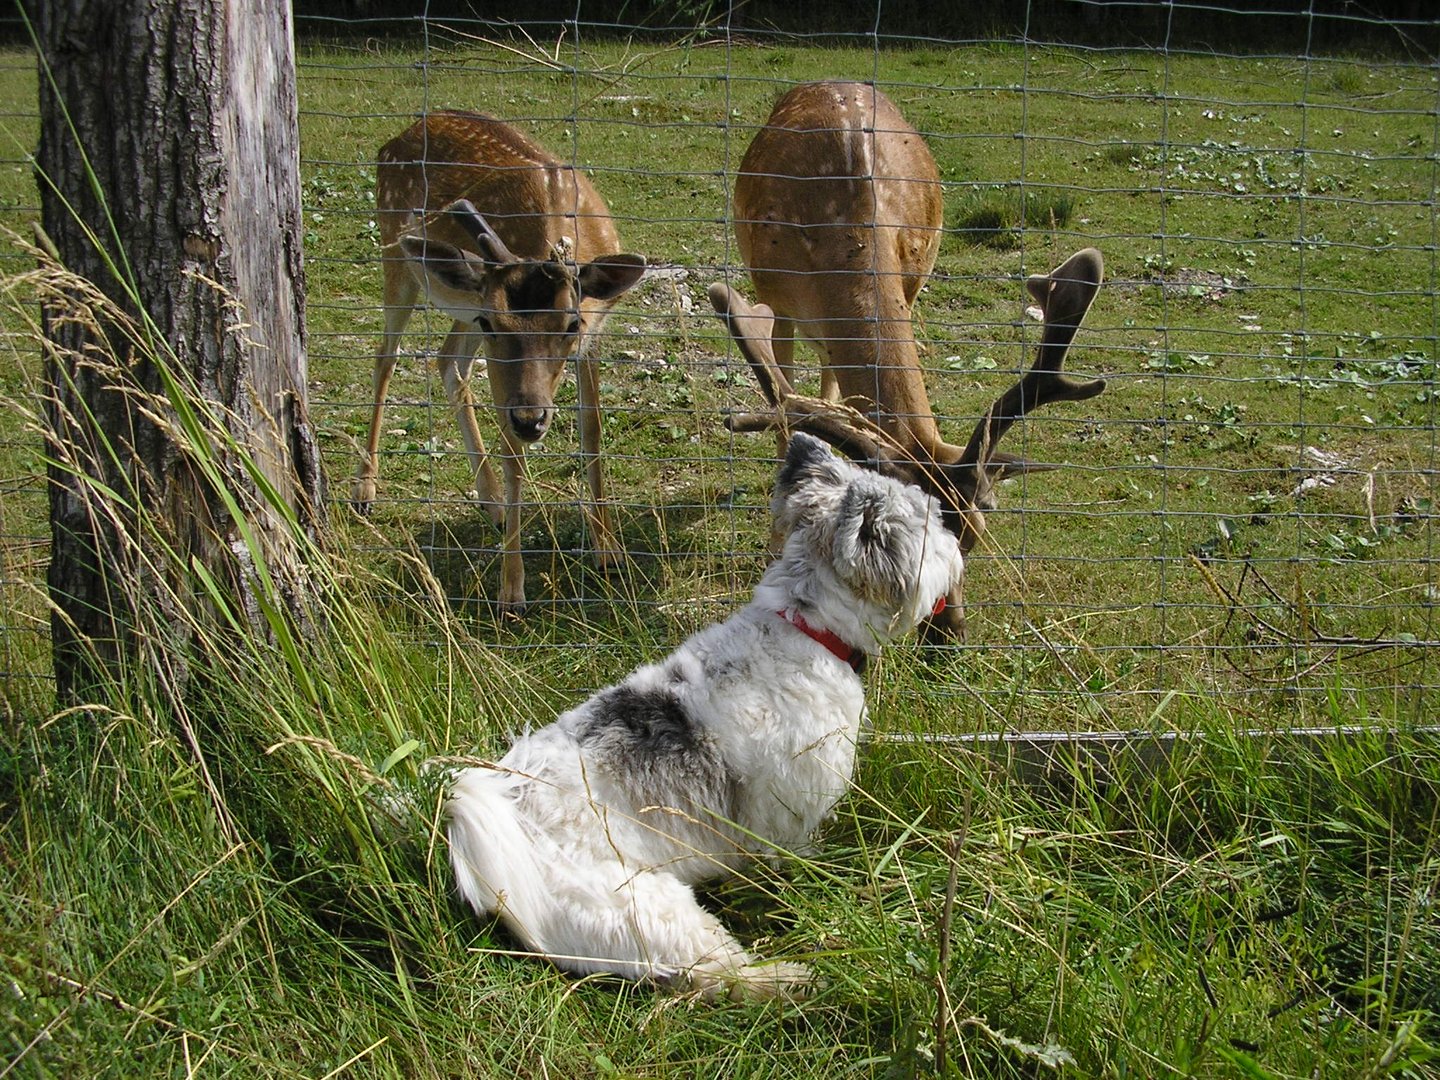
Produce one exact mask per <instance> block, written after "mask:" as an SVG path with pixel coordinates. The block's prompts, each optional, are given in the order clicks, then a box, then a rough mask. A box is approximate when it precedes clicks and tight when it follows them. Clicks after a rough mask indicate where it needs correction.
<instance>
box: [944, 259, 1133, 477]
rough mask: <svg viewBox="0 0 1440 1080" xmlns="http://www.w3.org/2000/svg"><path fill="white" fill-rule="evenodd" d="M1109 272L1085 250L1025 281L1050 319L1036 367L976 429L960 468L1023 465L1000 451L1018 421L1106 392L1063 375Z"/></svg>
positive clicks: (1100, 384) (1093, 382)
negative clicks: (1045, 408) (1058, 404)
mask: <svg viewBox="0 0 1440 1080" xmlns="http://www.w3.org/2000/svg"><path fill="white" fill-rule="evenodd" d="M1104 270H1105V262H1104V259H1103V258H1102V257H1101V255H1100V252H1099V251H1097V250H1096V249H1095V248H1085V249H1084V250H1082V251H1077V252H1076V253H1075V254H1074V255H1071V256H1070V258H1068V259H1066V260H1065V261H1064V262H1063V263H1061V264H1060V265H1059V266H1058V267H1056V268H1055V269H1054V270H1052V271H1050V273H1048V274H1035V275H1033V276H1032V277H1030V279H1029V280H1027V281H1026V282H1025V287H1026V288H1027V289H1028V290H1029V291H1030V295H1031V296H1032V297H1034V299H1035V301H1036V303H1038V304H1039V305H1040V309H1041V311H1043V312H1044V314H1045V327H1044V330H1042V331H1041V335H1040V348H1039V350H1038V353H1037V355H1036V358H1035V363H1034V365H1033V366H1032V367H1031V368H1030V370H1029V371H1027V372H1026V373H1025V374H1024V376H1023V377H1021V379H1020V381H1019V382H1017V383H1015V385H1014V386H1012V387H1010V389H1008V390H1006V391H1005V393H1004V394H1002V395H1001V396H1000V398H999V399H998V400H997V401H996V402H995V404H994V405H992V406H990V409H989V411H988V412H986V414H985V416H984V418H983V419H982V420H981V421H980V422H979V423H978V424H976V425H975V430H974V432H973V433H972V434H971V435H970V441H969V442H968V443H967V444H966V446H965V450H964V452H963V453H962V454H961V455H960V459H959V461H957V462H956V463H955V466H956V467H957V468H965V467H967V466H968V467H977V466H980V467H983V466H985V465H988V464H989V463H991V462H992V461H1000V462H1002V463H1003V464H1007V465H1009V464H1019V463H1018V462H1016V461H1014V459H1010V458H1003V457H1001V456H1000V455H998V454H997V453H996V451H995V446H996V444H997V443H999V441H1000V440H1001V439H1002V438H1004V436H1005V433H1006V432H1007V431H1009V430H1010V428H1011V427H1012V426H1013V425H1014V423H1015V421H1016V420H1019V419H1021V418H1022V417H1024V416H1025V415H1026V414H1027V413H1029V412H1030V411H1031V410H1032V409H1035V408H1038V407H1040V406H1041V405H1046V404H1048V403H1050V402H1052V401H1085V400H1086V399H1087V398H1092V397H1094V396H1095V395H1096V394H1098V393H1100V392H1101V391H1102V390H1104V389H1105V380H1104V379H1075V378H1073V377H1071V376H1069V375H1066V374H1064V373H1063V372H1061V370H1060V366H1061V364H1063V363H1064V362H1065V354H1066V353H1067V352H1068V351H1069V348H1070V343H1071V342H1072V341H1074V340H1075V331H1076V330H1078V329H1079V327H1080V323H1081V321H1082V320H1083V319H1084V318H1085V313H1086V312H1087V311H1089V310H1090V305H1091V303H1092V302H1094V300H1095V294H1096V293H1097V292H1098V291H1099V289H1100V282H1101V279H1102V278H1103V276H1104Z"/></svg>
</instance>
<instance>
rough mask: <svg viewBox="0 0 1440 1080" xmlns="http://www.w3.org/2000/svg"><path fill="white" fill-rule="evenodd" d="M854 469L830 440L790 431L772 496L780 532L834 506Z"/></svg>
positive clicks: (772, 510)
mask: <svg viewBox="0 0 1440 1080" xmlns="http://www.w3.org/2000/svg"><path fill="white" fill-rule="evenodd" d="M855 471H856V470H855V467H854V466H853V465H851V464H850V463H849V462H847V461H843V460H841V459H840V458H838V457H836V456H835V454H834V452H833V451H832V450H831V449H830V444H829V443H827V442H824V441H823V440H821V439H817V438H815V437H814V436H812V435H805V434H803V433H801V432H796V433H795V434H794V435H791V436H790V447H789V449H788V450H787V451H786V452H785V460H784V461H783V462H781V463H780V472H779V474H778V475H777V476H776V477H775V495H774V497H773V498H772V499H771V500H770V510H771V512H772V513H773V514H774V516H775V525H776V527H777V528H778V529H779V531H780V532H781V534H782V535H783V534H785V533H788V532H790V531H791V530H792V529H793V528H795V526H796V525H798V524H800V523H801V522H804V521H809V520H811V518H812V517H813V516H814V514H815V512H816V511H817V510H819V509H822V508H825V509H827V510H828V508H832V507H833V506H834V505H835V502H836V500H837V499H838V498H839V495H840V492H841V491H843V490H844V488H845V484H846V482H847V481H848V480H849V478H850V474H851V473H853V472H855Z"/></svg>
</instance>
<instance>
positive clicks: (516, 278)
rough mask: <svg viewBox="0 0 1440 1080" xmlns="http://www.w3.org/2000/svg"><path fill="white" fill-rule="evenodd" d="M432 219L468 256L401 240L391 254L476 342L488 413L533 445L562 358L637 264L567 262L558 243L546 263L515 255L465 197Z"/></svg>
mask: <svg viewBox="0 0 1440 1080" xmlns="http://www.w3.org/2000/svg"><path fill="white" fill-rule="evenodd" d="M441 213H442V214H444V215H445V217H447V218H448V219H449V220H450V221H452V222H453V223H454V224H456V225H458V226H460V228H462V229H463V230H464V231H465V232H466V233H467V234H468V235H469V236H470V238H471V239H472V240H473V241H474V244H475V248H476V250H477V251H478V252H479V254H478V255H477V254H474V253H472V252H470V251H466V250H464V249H463V248H459V247H456V246H455V245H453V244H449V243H446V242H444V241H443V240H437V239H430V238H427V237H423V236H404V237H401V238H400V240H399V246H400V250H401V251H402V252H403V253H404V255H405V256H406V258H408V259H409V260H410V265H411V268H412V270H413V271H414V273H415V274H416V276H417V278H418V279H419V281H420V284H421V286H422V287H423V288H424V290H425V292H426V295H427V298H428V299H429V301H430V303H431V304H433V305H434V306H435V307H436V308H438V309H439V310H441V311H443V312H445V314H447V315H449V316H450V317H451V318H453V319H456V320H457V321H459V322H466V323H470V324H471V325H472V326H474V327H475V328H476V329H477V330H478V331H479V332H480V333H481V334H483V335H484V336H485V342H486V350H485V351H486V355H487V358H488V360H489V367H488V371H489V375H490V384H491V391H492V394H493V395H494V400H495V404H496V407H497V408H498V409H499V410H500V413H501V414H502V416H503V417H504V420H505V423H506V424H507V426H508V427H509V429H510V431H511V432H512V433H513V434H514V435H515V437H516V438H517V439H519V440H520V441H521V442H527V443H529V442H535V441H537V440H538V439H540V438H542V437H543V436H544V434H545V432H546V431H547V430H549V427H550V422H551V420H552V418H553V417H554V413H555V391H556V388H557V387H558V385H559V383H560V379H561V377H562V376H563V375H564V373H565V364H566V361H567V360H569V359H570V358H571V357H572V356H574V355H575V353H576V352H578V351H579V349H580V347H581V343H582V342H583V341H584V339H585V335H586V334H587V333H588V332H589V331H590V330H591V329H592V328H593V327H594V325H595V324H596V323H598V322H599V321H600V320H602V319H603V318H604V315H605V313H606V311H608V309H609V305H610V302H611V301H613V300H614V299H615V298H616V297H618V296H620V295H621V294H622V293H624V292H625V291H626V290H627V289H629V288H631V287H632V286H633V285H634V284H635V283H636V282H638V281H639V280H640V277H641V275H642V274H643V273H644V272H645V260H644V258H642V257H641V256H639V255H603V256H601V257H599V258H597V259H594V260H592V261H591V262H587V263H583V264H579V265H577V264H576V263H574V262H571V261H569V260H568V259H566V258H565V257H564V255H565V252H566V250H567V249H566V248H564V247H563V246H558V245H557V246H555V247H553V248H552V251H551V257H550V258H547V259H522V258H519V257H517V256H516V255H514V254H513V253H512V252H511V251H510V249H509V248H508V247H506V246H505V243H504V241H503V240H501V239H500V237H499V236H498V235H497V234H496V232H495V230H494V229H492V228H491V227H490V224H489V222H487V221H486V220H485V218H484V216H483V215H481V214H480V212H479V211H478V210H476V209H475V207H474V206H473V205H472V204H471V203H470V202H469V201H468V200H465V199H461V200H459V201H457V202H454V203H452V204H450V205H449V206H448V207H446V208H445V209H444V210H443V211H442V212H441ZM586 301H590V303H586Z"/></svg>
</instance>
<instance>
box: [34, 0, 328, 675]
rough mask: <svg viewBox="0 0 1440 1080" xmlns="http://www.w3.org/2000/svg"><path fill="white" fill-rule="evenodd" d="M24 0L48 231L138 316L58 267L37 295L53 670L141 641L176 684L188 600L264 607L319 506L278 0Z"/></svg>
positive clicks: (294, 595) (123, 652) (292, 132)
mask: <svg viewBox="0 0 1440 1080" xmlns="http://www.w3.org/2000/svg"><path fill="white" fill-rule="evenodd" d="M27 6H28V7H29V9H30V17H31V19H32V20H33V22H34V25H35V27H36V31H37V36H38V43H39V48H40V117H41V137H40V148H39V152H38V156H37V169H38V174H39V175H38V181H39V185H40V190H41V207H42V223H43V226H44V230H45V232H46V233H47V234H48V236H49V238H50V240H51V242H52V243H53V247H54V250H55V254H56V255H57V257H58V260H59V262H60V263H61V264H62V265H63V267H64V268H66V269H67V270H69V271H73V272H74V273H75V274H76V275H78V276H79V277H80V278H84V279H87V280H88V281H89V282H90V283H92V284H93V285H94V286H96V287H98V288H99V289H100V290H102V291H103V292H104V293H106V294H107V295H108V296H109V297H111V298H112V299H113V300H114V301H115V302H116V303H117V305H118V307H119V309H120V310H122V311H123V312H124V313H125V315H127V316H129V318H130V319H133V320H135V323H134V326H138V327H139V329H138V330H136V329H134V327H133V326H132V327H131V328H130V329H129V330H128V331H127V330H126V328H125V327H126V325H127V320H126V319H125V318H123V317H119V316H118V314H114V315H106V314H105V313H104V312H103V311H100V310H97V305H94V304H87V303H84V302H83V299H84V298H83V292H84V289H83V286H82V285H81V284H78V283H73V282H72V283H71V285H70V286H68V287H66V288H64V289H63V290H62V291H63V292H64V293H65V294H66V295H67V296H69V297H70V298H71V300H72V301H78V303H76V302H72V303H69V304H56V303H54V302H52V303H50V304H48V305H47V308H46V312H45V316H44V319H45V332H46V336H47V339H48V341H49V360H48V368H47V378H48V383H49V385H48V391H49V394H50V397H49V400H48V401H47V409H48V420H49V424H50V431H49V433H48V434H49V437H50V438H51V440H52V445H51V448H50V449H51V454H52V458H53V459H54V463H53V464H52V465H51V468H50V479H51V486H50V515H51V529H52V544H53V550H52V556H51V564H50V573H49V585H50V594H51V598H52V600H53V602H54V609H53V610H54V615H53V617H52V630H53V635H54V655H55V670H56V677H57V684H58V689H59V692H60V697H61V700H62V701H67V702H73V701H76V700H79V699H83V698H84V696H85V693H86V691H87V689H88V688H89V687H90V686H91V685H92V680H94V679H96V678H99V677H108V676H111V675H113V674H114V673H115V669H116V668H117V666H118V667H121V668H123V667H125V666H126V665H128V664H133V663H136V662H139V663H140V664H142V665H145V666H146V667H150V668H151V669H152V670H156V671H158V673H160V674H161V677H163V678H165V679H166V680H167V682H170V683H171V685H170V687H169V689H170V691H171V692H172V693H174V694H176V695H177V700H178V699H183V696H184V692H185V689H186V682H187V670H188V668H187V657H189V656H190V655H192V650H193V648H194V646H195V644H196V642H195V641H194V637H195V635H196V626H197V621H196V620H197V612H204V611H206V610H207V609H208V610H209V614H210V617H211V618H214V617H215V616H216V614H217V611H218V608H216V607H212V604H211V601H212V599H213V598H214V596H215V595H216V594H217V593H218V594H219V595H221V596H224V597H225V598H226V600H225V602H224V603H223V605H221V606H225V607H229V608H232V609H233V613H234V614H236V616H237V617H238V618H241V619H244V618H248V619H249V621H250V623H251V624H252V625H253V626H256V627H263V626H264V625H265V620H264V618H263V616H262V610H263V605H265V604H266V603H269V604H270V606H271V607H272V608H273V607H274V598H275V596H279V597H281V598H282V606H286V605H288V606H291V607H292V608H293V607H294V606H295V605H296V602H297V600H298V599H299V598H300V597H301V596H302V595H303V580H304V577H303V565H302V561H301V558H300V554H301V553H300V548H301V547H302V546H303V542H304V538H305V535H306V533H307V532H309V531H311V530H314V529H315V528H317V527H318V525H319V524H320V520H321V517H322V514H323V507H324V501H323V489H322V477H321V473H320V463H319V460H318V455H317V454H316V452H315V448H314V442H313V438H312V434H311V430H310V427H309V421H308V417H307V412H306V397H305V388H306V359H305V321H304V315H305V302H304V299H305V293H304V280H303V266H302V261H301V251H300V236H301V232H300V226H301V211H300V186H299V173H298V169H299V154H298V145H299V138H298V128H297V115H296V98H295V62H294V46H293V40H292V33H291V22H290V9H289V4H288V3H287V2H286V0H249V2H247V3H245V4H236V3H228V2H225V0H30V2H29V3H28V4H27ZM52 300H53V298H52ZM66 308H68V309H69V310H64V309H66ZM77 314H78V315H80V316H81V317H78V318H77V317H76V316H77ZM147 337H148V338H149V339H150V341H152V342H154V343H158V345H159V347H158V348H152V347H148V346H147V342H146V339H147ZM167 356H168V357H169V358H170V359H169V363H168V364H167V363H166V361H165V358H166V357H167ZM96 358H99V359H98V360H97V359H96ZM172 367H173V376H174V379H176V380H178V382H179V383H180V384H181V385H183V386H185V387H186V390H185V393H184V395H183V399H182V398H181V397H177V396H175V391H174V389H173V387H174V382H173V381H170V380H169V379H168V376H169V375H171V374H172V372H171V368H172ZM181 400H185V401H193V402H194V405H195V408H196V410H197V415H199V416H201V417H202V425H203V418H204V417H205V416H213V417H214V418H215V419H214V423H213V424H211V425H210V426H211V430H210V431H209V432H208V433H206V434H202V435H200V436H198V437H197V436H196V435H195V429H194V427H193V426H192V427H187V423H186V421H187V419H188V417H187V413H186V409H187V406H185V405H179V407H178V408H177V407H176V406H177V404H178V403H179V402H180V401H181ZM197 447H201V448H202V450H201V451H200V452H197V449H196V448H197ZM205 448H208V452H207V451H206V449H205ZM251 463H253V464H251ZM267 486H268V487H269V488H271V489H273V490H274V491H275V492H278V493H279V498H278V500H277V499H275V498H274V497H273V496H269V495H267V493H266V490H265V489H266V487H267ZM227 490H228V492H229V494H230V495H231V498H229V499H226V498H222V493H224V492H226V491H227ZM267 500H268V501H267ZM287 516H288V517H290V518H291V519H292V521H298V523H299V528H298V529H297V528H296V527H295V526H294V525H293V524H291V523H290V522H287V520H286V518H287ZM250 538H253V539H250ZM197 564H198V566H199V567H200V568H201V571H202V572H201V573H199V574H196V573H195V572H193V570H192V569H191V568H192V567H194V566H196V565H197ZM267 576H268V577H269V578H271V579H272V580H273V581H274V583H275V587H274V589H272V590H270V592H269V593H266V592H265V591H264V588H265V587H264V585H263V581H264V579H265V578H266V577H267ZM206 577H208V578H209V579H210V580H211V581H213V582H215V583H218V589H216V588H212V587H211V586H210V584H209V583H208V582H206V580H205V579H206ZM241 613H243V614H241ZM198 618H200V619H202V620H203V618H204V616H203V615H202V616H198Z"/></svg>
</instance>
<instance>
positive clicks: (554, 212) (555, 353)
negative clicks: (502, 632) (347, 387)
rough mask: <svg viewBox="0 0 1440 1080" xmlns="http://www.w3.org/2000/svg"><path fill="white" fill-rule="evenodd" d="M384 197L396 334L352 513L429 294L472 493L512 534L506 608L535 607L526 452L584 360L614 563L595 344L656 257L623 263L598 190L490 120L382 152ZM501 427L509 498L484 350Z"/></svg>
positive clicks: (589, 434)
mask: <svg viewBox="0 0 1440 1080" xmlns="http://www.w3.org/2000/svg"><path fill="white" fill-rule="evenodd" d="M378 162H379V164H378V167H377V169H376V186H375V197H376V203H377V209H378V214H377V220H378V223H379V228H380V241H381V245H382V249H383V252H384V261H383V267H384V318H385V329H384V334H383V336H382V337H381V340H380V346H379V349H378V350H377V352H376V355H375V385H374V408H373V412H372V414H371V419H370V433H369V437H368V439H367V440H366V443H365V453H364V458H363V460H362V461H361V463H360V469H359V472H358V473H357V475H356V477H355V485H354V500H355V504H356V506H357V508H359V509H361V510H362V511H363V510H366V509H368V508H369V506H370V504H371V503H372V502H373V501H374V499H375V487H376V478H377V475H378V471H379V444H380V431H381V422H382V419H383V416H384V410H385V396H386V392H387V389H388V387H389V384H390V378H391V376H392V375H393V374H394V371H395V362H396V357H397V354H398V350H399V344H400V335H401V334H402V333H403V331H404V329H405V326H406V324H407V323H408V322H409V320H410V316H411V314H412V312H413V311H414V309H415V304H416V300H417V299H418V298H419V296H420V294H421V292H422V291H423V292H424V294H425V298H426V299H427V300H428V301H429V302H430V303H431V304H432V305H433V306H434V307H436V308H437V309H439V310H440V311H441V312H443V313H444V314H446V315H448V316H450V317H451V318H452V319H454V320H455V322H454V325H453V326H452V327H451V329H450V332H449V334H448V335H447V336H446V338H445V341H444V344H443V345H441V347H440V352H439V356H438V365H439V368H440V374H441V377H442V379H443V380H444V384H445V391H446V394H447V396H448V398H449V400H450V404H451V406H452V407H453V408H454V410H455V414H456V419H457V420H458V422H459V425H460V433H461V437H462V439H463V440H464V443H465V449H466V451H467V452H468V454H469V457H470V461H471V464H472V466H473V468H474V476H475V490H476V492H477V493H478V495H479V498H480V501H481V503H482V505H484V507H485V509H486V511H487V512H488V513H489V515H490V517H491V519H492V520H494V521H495V522H496V524H499V525H503V527H504V553H503V556H502V559H501V583H500V595H499V604H500V606H501V608H502V610H506V611H509V612H513V613H519V612H521V611H523V610H524V607H525V568H524V564H523V563H522V561H521V557H520V510H521V503H520V489H521V483H522V481H523V479H524V475H525V448H526V447H527V446H528V445H530V444H531V443H534V442H537V441H539V440H540V439H541V438H543V437H544V435H545V433H546V432H547V431H548V430H549V428H550V425H551V423H552V421H553V420H554V416H555V391H556V389H557V387H558V386H559V384H560V380H561V378H562V377H563V376H564V374H565V367H566V363H567V361H569V360H570V359H571V358H575V359H576V360H577V365H576V367H577V379H578V389H579V393H578V413H579V427H580V449H581V454H582V456H583V457H584V460H585V467H586V474H587V480H588V482H589V488H590V496H591V503H590V505H589V507H588V508H587V515H588V519H589V523H590V528H591V537H592V542H593V545H594V549H595V555H596V558H597V560H598V561H599V562H600V564H601V565H602V566H603V565H605V564H606V563H608V562H609V561H610V560H611V559H613V558H615V557H616V552H617V550H618V546H617V544H616V541H615V534H614V531H613V530H612V528H611V524H610V516H609V512H608V510H607V509H606V505H605V490H604V477H603V474H602V469H601V463H600V426H601V417H600V392H599V391H600V379H599V373H598V370H597V365H596V361H595V360H594V359H593V358H592V357H591V356H590V355H589V353H588V350H587V345H588V344H589V342H590V339H591V338H592V337H593V336H594V335H595V334H596V333H597V332H598V331H599V330H600V327H601V325H602V324H603V323H604V321H605V317H606V315H607V314H608V313H609V311H610V308H611V306H612V305H613V304H614V303H615V301H616V299H617V298H618V297H619V296H620V295H621V294H623V293H624V292H625V291H626V290H627V289H629V288H630V287H631V286H633V285H634V284H635V283H636V282H637V281H639V280H640V277H641V275H642V274H643V273H644V267H645V260H644V259H643V258H642V257H640V256H639V255H626V254H620V253H619V252H620V241H619V238H618V236H617V235H616V232H615V225H614V223H613V222H612V221H611V219H610V211H609V209H608V208H607V207H606V205H605V201H604V200H603V199H602V198H601V197H600V194H599V192H597V191H596V190H595V187H594V185H593V184H592V183H591V182H590V180H589V179H588V178H587V177H586V176H585V175H584V174H583V173H582V172H581V171H580V170H579V169H577V168H575V167H574V166H573V165H567V164H565V163H563V162H561V161H558V160H556V159H555V158H554V157H553V156H551V155H550V154H549V153H547V152H546V151H545V150H544V149H542V148H541V147H540V146H539V145H538V144H536V143H535V142H534V141H533V140H531V139H530V138H529V137H528V136H526V135H524V134H523V133H522V132H520V131H518V130H516V129H515V128H514V127H512V126H510V125H509V124H506V123H504V122H502V121H500V120H496V119H494V118H493V117H489V116H484V115H481V114H478V113H468V112H434V113H430V114H428V115H426V116H424V117H422V118H421V119H420V120H418V121H417V122H416V123H415V124H414V125H412V126H411V127H410V128H408V129H407V130H405V131H404V132H402V133H401V134H400V135H397V136H396V137H395V138H393V139H391V140H390V141H389V142H387V143H386V144H385V145H384V146H383V147H382V148H381V149H380V153H379V158H378ZM482 349H483V351H484V357H485V359H484V360H482V365H483V370H485V371H486V373H487V375H488V377H489V383H490V395H491V399H492V401H493V403H494V406H495V409H496V412H497V413H498V414H499V417H498V418H499V423H500V437H501V442H502V444H503V447H504V449H503V452H502V453H501V455H500V464H501V469H502V472H503V475H504V480H505V484H504V489H503V491H502V490H501V488H500V487H499V485H498V484H497V483H496V479H495V473H494V469H493V468H492V467H491V465H490V462H489V460H488V458H487V455H486V451H485V444H484V441H483V440H482V439H481V436H480V428H479V424H478V422H477V420H476V416H475V403H474V400H473V399H472V397H471V393H470V374H471V369H472V366H473V363H474V359H475V356H476V354H477V353H479V352H481V350H482Z"/></svg>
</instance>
